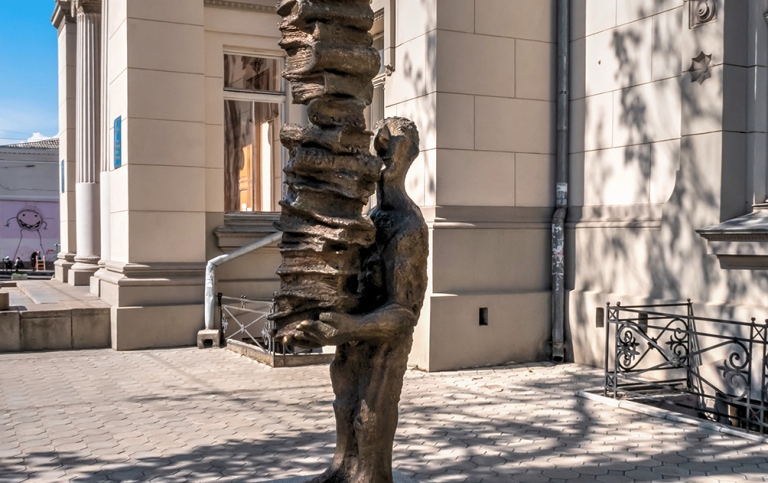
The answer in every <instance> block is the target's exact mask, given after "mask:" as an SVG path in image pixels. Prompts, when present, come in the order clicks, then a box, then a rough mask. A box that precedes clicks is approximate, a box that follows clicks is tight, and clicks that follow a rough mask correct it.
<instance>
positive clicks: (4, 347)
mask: <svg viewBox="0 0 768 483" xmlns="http://www.w3.org/2000/svg"><path fill="white" fill-rule="evenodd" d="M20 350H21V327H19V313H18V312H16V311H7V312H0V352H17V351H20Z"/></svg>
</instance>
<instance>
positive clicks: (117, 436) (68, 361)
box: [0, 349, 768, 483]
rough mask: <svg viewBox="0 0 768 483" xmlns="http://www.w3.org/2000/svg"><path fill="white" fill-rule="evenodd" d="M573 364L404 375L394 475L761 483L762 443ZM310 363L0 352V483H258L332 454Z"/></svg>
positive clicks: (311, 468) (188, 355)
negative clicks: (665, 407) (608, 389)
mask: <svg viewBox="0 0 768 483" xmlns="http://www.w3.org/2000/svg"><path fill="white" fill-rule="evenodd" d="M599 384H600V373H599V372H598V371H596V370H594V369H590V368H585V367H581V366H576V365H561V366H552V365H549V364H535V365H510V366H504V367H500V368H492V369H481V370H468V371H460V372H449V373H437V374H425V373H421V372H416V371H409V372H408V373H407V374H406V381H405V389H404V393H403V399H402V402H401V417H400V425H399V428H398V433H397V438H396V441H395V451H394V466H395V468H396V469H397V470H398V471H399V472H400V473H403V474H405V475H407V476H411V477H413V478H414V479H416V480H418V481H425V482H426V481H435V482H438V481H439V482H459V481H468V482H482V483H491V482H515V481H519V482H578V481H590V482H594V481H601V482H605V483H611V482H629V481H643V482H650V481H687V482H705V481H706V482H714V481H768V445H765V444H762V445H761V444H756V443H754V442H752V441H748V440H744V439H741V438H739V437H736V436H729V435H726V434H722V433H715V432H712V431H708V430H705V429H701V428H698V427H695V426H689V425H685V424H680V423H674V422H671V421H667V420H661V419H656V418H654V417H651V416H646V415H642V414H638V413H633V412H629V411H626V410H624V409H619V408H611V407H608V406H605V405H602V404H600V403H598V402H593V401H590V400H587V399H583V398H580V397H577V396H576V395H575V394H576V392H577V391H578V390H580V389H585V388H594V387H597V386H599ZM331 401H332V392H331V388H330V381H329V376H328V368H327V367H323V366H315V367H305V368H292V369H271V368H268V367H266V366H262V365H260V364H258V363H256V362H253V361H251V360H250V359H246V358H244V357H241V356H238V355H235V354H233V353H231V352H229V351H226V350H221V349H219V350H217V349H208V350H198V349H176V350H158V351H142V352H114V351H111V350H98V351H82V352H47V353H23V354H3V355H0V482H15V481H56V482H59V481H108V480H113V481H168V482H177V481H195V482H197V481H254V482H260V481H271V480H274V479H281V478H287V477H291V476H297V475H310V474H313V473H317V472H319V471H322V469H323V468H324V467H325V466H326V465H327V463H328V461H329V460H330V456H331V453H332V452H333V442H334V434H333V425H334V420H333V414H332V408H331Z"/></svg>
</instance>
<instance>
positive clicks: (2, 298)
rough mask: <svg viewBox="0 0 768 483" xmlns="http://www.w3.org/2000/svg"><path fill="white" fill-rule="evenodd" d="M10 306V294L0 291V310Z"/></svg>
mask: <svg viewBox="0 0 768 483" xmlns="http://www.w3.org/2000/svg"><path fill="white" fill-rule="evenodd" d="M10 306H11V294H9V293H8V292H0V310H8V309H9V308H10Z"/></svg>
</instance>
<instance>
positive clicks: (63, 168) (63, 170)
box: [61, 159, 67, 193]
mask: <svg viewBox="0 0 768 483" xmlns="http://www.w3.org/2000/svg"><path fill="white" fill-rule="evenodd" d="M66 168H67V162H66V161H64V160H63V159H62V160H61V192H62V193H63V192H64V190H66V185H65V184H64V183H65V182H66V179H67V172H66Z"/></svg>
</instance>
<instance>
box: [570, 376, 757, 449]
mask: <svg viewBox="0 0 768 483" xmlns="http://www.w3.org/2000/svg"><path fill="white" fill-rule="evenodd" d="M600 390H601V391H602V389H600ZM576 395H577V396H578V397H582V398H584V399H589V400H592V401H595V402H598V403H600V404H604V405H606V406H611V407H614V408H621V409H626V410H628V411H632V412H636V413H641V414H645V415H647V416H653V417H655V418H659V419H666V420H668V421H673V422H676V423H683V424H688V425H691V426H696V427H698V428H701V429H705V430H708V431H712V432H714V433H723V434H727V435H730V436H737V437H739V438H742V439H748V440H750V441H754V442H757V443H768V437H765V436H759V435H756V434H750V433H747V432H744V431H742V430H739V429H734V428H732V427H731V426H726V425H724V424H720V423H715V422H712V421H703V420H701V419H696V418H692V417H689V416H684V415H682V414H678V413H676V412H673V411H668V410H666V409H659V408H655V407H651V406H647V405H645V404H640V403H636V402H632V401H619V400H617V399H613V398H611V397H607V396H600V395H598V394H592V393H591V392H588V391H584V390H582V391H578V392H577V393H576Z"/></svg>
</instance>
